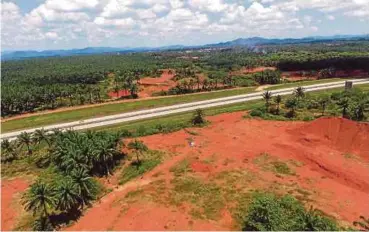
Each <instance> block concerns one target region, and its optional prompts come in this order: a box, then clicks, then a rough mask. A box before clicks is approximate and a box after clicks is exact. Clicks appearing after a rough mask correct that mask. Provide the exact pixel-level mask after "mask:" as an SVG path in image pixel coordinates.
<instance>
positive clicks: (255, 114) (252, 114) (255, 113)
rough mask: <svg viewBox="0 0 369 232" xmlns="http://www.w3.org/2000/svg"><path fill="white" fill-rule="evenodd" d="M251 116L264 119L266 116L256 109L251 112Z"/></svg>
mask: <svg viewBox="0 0 369 232" xmlns="http://www.w3.org/2000/svg"><path fill="white" fill-rule="evenodd" d="M250 115H251V116H252V117H262V116H263V115H264V112H263V111H262V110H260V109H254V110H252V111H251V112H250Z"/></svg>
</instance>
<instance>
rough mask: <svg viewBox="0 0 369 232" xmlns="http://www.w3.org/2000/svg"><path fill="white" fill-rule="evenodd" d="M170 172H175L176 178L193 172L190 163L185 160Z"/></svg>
mask: <svg viewBox="0 0 369 232" xmlns="http://www.w3.org/2000/svg"><path fill="white" fill-rule="evenodd" d="M169 170H170V172H173V174H174V175H175V176H181V175H185V174H187V172H191V171H192V170H191V168H190V161H189V160H188V159H184V160H182V161H180V162H179V163H178V164H176V165H175V166H173V167H171V168H170V169H169Z"/></svg>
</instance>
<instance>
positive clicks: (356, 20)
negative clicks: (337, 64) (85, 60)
mask: <svg viewBox="0 0 369 232" xmlns="http://www.w3.org/2000/svg"><path fill="white" fill-rule="evenodd" d="M337 34H369V0H243V1H241V0H2V2H1V50H2V51H5V50H30V49H32V50H49V49H71V48H84V47H97V46H103V47H107V46H108V47H147V46H149V47H158V46H167V45H177V44H182V45H201V44H207V43H217V42H222V41H229V40H233V39H237V38H247V37H254V36H261V37H267V38H287V37H292V38H301V37H306V36H318V35H323V36H324V35H337Z"/></svg>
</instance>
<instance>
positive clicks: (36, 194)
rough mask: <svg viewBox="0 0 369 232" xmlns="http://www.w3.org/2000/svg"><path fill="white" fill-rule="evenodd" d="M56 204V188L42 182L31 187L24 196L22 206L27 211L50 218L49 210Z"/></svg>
mask: <svg viewBox="0 0 369 232" xmlns="http://www.w3.org/2000/svg"><path fill="white" fill-rule="evenodd" d="M55 203H56V197H55V191H54V188H52V187H51V186H49V185H48V184H45V183H44V182H42V181H37V182H36V183H34V184H32V185H31V188H30V189H29V190H28V191H27V192H26V193H25V194H24V195H23V197H22V204H23V205H24V207H25V210H26V211H32V212H33V214H34V215H35V214H36V213H41V215H42V216H46V217H48V216H49V211H48V210H49V209H51V208H53V207H54V206H55Z"/></svg>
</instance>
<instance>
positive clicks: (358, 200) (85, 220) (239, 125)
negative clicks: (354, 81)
mask: <svg viewBox="0 0 369 232" xmlns="http://www.w3.org/2000/svg"><path fill="white" fill-rule="evenodd" d="M243 114H244V113H241V112H239V113H231V114H223V115H218V116H214V117H209V119H210V121H211V122H212V123H211V125H210V126H208V127H205V128H191V129H188V130H187V132H186V131H185V130H182V131H179V132H175V133H171V134H160V135H153V136H148V137H144V138H142V140H143V141H144V142H145V143H146V144H147V145H148V146H149V147H150V148H151V149H155V150H161V151H165V152H166V154H167V155H168V157H167V158H166V159H165V160H164V161H163V163H162V164H160V165H159V166H157V167H156V168H155V169H153V170H152V171H150V172H148V173H146V174H145V175H144V176H143V177H142V178H139V179H136V180H133V181H131V182H128V183H127V184H125V185H123V186H120V187H119V188H115V189H114V190H113V191H112V192H111V193H109V194H108V195H106V196H105V197H104V198H102V199H101V201H100V202H98V203H96V204H95V205H94V206H93V207H92V208H91V209H89V210H87V212H85V214H84V215H83V216H82V218H81V219H80V220H79V221H78V222H76V223H75V224H74V225H72V226H71V227H69V228H67V229H68V230H232V229H240V228H239V227H237V222H236V218H235V216H234V214H233V213H234V207H235V202H232V200H233V199H232V198H230V199H228V200H227V201H225V205H224V207H222V208H221V209H220V210H218V211H216V214H215V215H213V216H212V218H211V219H209V218H201V217H195V216H194V213H193V212H194V211H193V210H194V209H198V208H199V206H198V205H196V204H194V203H193V202H191V201H190V200H189V199H188V200H187V201H186V199H185V200H184V201H182V202H180V203H179V204H173V203H170V202H171V201H173V200H176V199H175V197H177V196H180V195H176V194H178V193H176V191H175V186H174V185H175V181H176V180H178V177H176V176H175V175H174V173H173V171H171V168H173V167H175V166H177V165H178V164H179V163H180V162H181V161H183V160H184V159H186V160H188V161H189V162H190V165H189V169H190V170H189V171H188V172H189V174H183V175H185V176H186V175H188V176H191V177H194V178H198V179H201V180H203V181H204V182H206V183H208V182H209V183H210V181H214V180H216V181H215V182H216V183H217V184H219V186H220V187H221V189H222V192H223V190H224V192H227V191H229V193H233V194H234V193H238V192H244V191H246V190H247V191H248V190H250V189H260V190H266V191H275V192H278V193H283V194H285V193H290V194H292V195H294V196H296V197H297V198H298V199H301V200H302V201H303V202H304V203H305V204H306V206H307V207H308V206H310V205H312V206H314V207H316V208H318V209H320V210H323V211H324V212H325V213H327V214H328V215H331V216H334V217H336V218H337V219H338V220H339V221H341V222H342V223H344V224H346V225H350V224H351V223H352V222H353V221H354V220H357V219H358V217H359V216H360V215H365V213H367V212H368V209H369V202H368V200H367V199H368V194H369V156H368V154H369V125H368V124H364V123H356V122H353V121H349V120H346V119H342V118H322V119H318V120H315V121H314V122H275V121H262V120H250V119H243V118H242V115H243ZM188 131H192V133H189V132H188ZM194 132H195V133H194ZM189 138H192V139H193V141H194V142H195V146H194V147H190V146H189V143H188V139H189ZM262 153H268V154H269V156H268V157H269V158H268V159H273V160H278V161H281V162H285V163H288V164H289V167H291V169H292V170H293V171H294V173H295V174H293V175H278V174H276V173H274V172H272V171H270V170H268V169H265V167H266V166H267V165H268V163H267V162H268V161H265V160H264V161H263V155H262ZM264 158H265V156H264ZM260 160H261V161H260ZM256 161H257V162H256ZM260 162H261V163H260ZM263 162H264V163H263ZM244 173H247V175H244ZM116 175H119V173H117V174H116ZM221 175H224V176H226V177H227V178H230V177H231V176H232V175H236V176H237V175H239V176H237V178H236V179H237V181H233V182H232V181H231V179H228V181H225V182H224V180H223V182H222V181H221V180H222V179H219V176H221ZM227 175H229V176H227ZM113 178H116V177H113ZM135 194H136V195H135ZM189 196H190V197H191V195H189ZM226 196H227V195H222V197H226ZM215 197H217V196H215V195H214V198H215ZM182 200H183V199H182Z"/></svg>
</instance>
